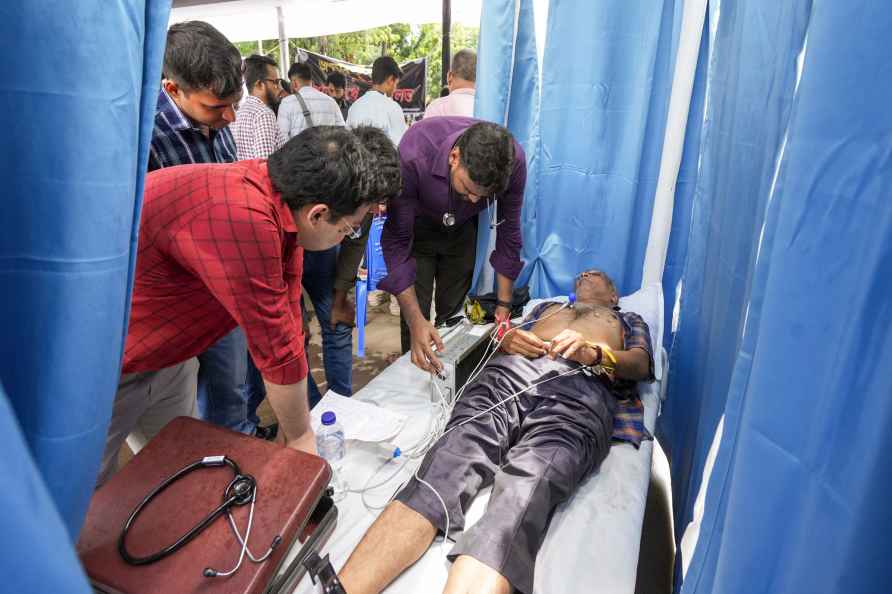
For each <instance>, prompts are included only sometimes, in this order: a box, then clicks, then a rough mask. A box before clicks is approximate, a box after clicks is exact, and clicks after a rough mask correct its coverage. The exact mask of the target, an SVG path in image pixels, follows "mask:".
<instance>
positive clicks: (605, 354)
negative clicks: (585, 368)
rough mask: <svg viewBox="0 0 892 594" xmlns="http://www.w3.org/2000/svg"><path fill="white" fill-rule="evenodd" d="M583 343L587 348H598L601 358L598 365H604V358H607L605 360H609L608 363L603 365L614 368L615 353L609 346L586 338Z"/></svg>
mask: <svg viewBox="0 0 892 594" xmlns="http://www.w3.org/2000/svg"><path fill="white" fill-rule="evenodd" d="M585 344H586V346H588V347H589V348H592V349H595V350H598V351H600V352H601V360H600V361H598V365H604V359H607V361H609V363H608V364H607V365H604V366H605V367H609V368H611V369H615V368H616V355H614V354H613V350H611V348H610V347H609V346H607V345H601V344H597V343H594V342H592V341H590V340H586V341H585Z"/></svg>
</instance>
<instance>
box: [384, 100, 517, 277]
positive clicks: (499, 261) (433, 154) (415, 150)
mask: <svg viewBox="0 0 892 594" xmlns="http://www.w3.org/2000/svg"><path fill="white" fill-rule="evenodd" d="M478 121H480V120H475V119H474V118H464V117H451V116H450V117H436V118H430V119H426V118H425V119H423V120H421V121H420V122H417V123H415V124H414V125H412V127H410V128H409V130H408V131H407V132H406V133H405V135H403V139H402V141H401V142H400V171H401V172H402V175H403V191H402V193H401V194H400V195H399V196H398V197H396V198H395V199H393V200H391V201H390V203H389V204H388V205H387V222H386V223H385V224H384V233H383V234H382V236H381V248H382V250H383V251H384V261H385V262H386V263H387V270H388V271H389V274H388V275H387V276H386V277H385V278H384V279H383V280H381V282H380V283H378V287H379V288H381V289H384V290H385V291H387V292H388V293H391V294H393V295H398V294H399V293H402V292H403V291H405V290H406V289H407V288H409V287H411V286H412V285H414V284H415V259H414V258H413V257H412V242H413V240H414V237H415V219H416V217H425V218H428V219H430V220H431V221H434V222H437V223H439V224H441V225H442V224H443V214H444V213H446V212H447V211H449V212H452V213H454V214H455V224H456V226H458V225H461V224H462V223H464V222H465V221H467V220H468V219H470V218H472V217H474V215H476V214H477V213H478V212H480V211H481V210H483V209H485V208H486V205H487V201H486V200H480V201H478V202H477V204H471V203H470V202H468V201H467V200H464V199H462V198H460V197H459V196H457V195H456V196H454V197H453V198H452V202H451V204H450V200H449V161H448V157H449V151H451V150H452V146H453V145H454V144H455V142H456V140H458V137H459V136H461V134H462V132H464V131H465V130H466V129H467V128H469V127H470V126H471V125H472V124H475V123H477V122H478ZM514 151H515V157H514V171H513V172H512V173H511V179H510V180H509V182H508V189H507V190H506V191H505V192H503V193H502V194H500V195H498V197H497V200H496V205H497V209H496V210H497V213H496V214H497V220H498V221H503V222H501V223H500V224H499V225H498V227H496V249H495V251H494V252H493V253H492V256H490V258H489V261H490V263H491V264H492V267H493V268H494V269H495V271H496V272H498V273H499V274H501V275H503V276H505V277H507V278H510V279H511V280H514V279H516V278H517V275H518V274H520V269H521V267H522V266H523V264H522V262H521V261H520V248H521V245H522V242H521V235H520V210H521V207H522V206H523V189H524V185H525V184H526V179H527V165H526V157H525V155H524V152H523V149H522V148H521V147H520V145H519V144H518V143H517V141H514ZM474 248H475V246H468V249H474Z"/></svg>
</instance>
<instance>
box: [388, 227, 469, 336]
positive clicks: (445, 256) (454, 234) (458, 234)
mask: <svg viewBox="0 0 892 594" xmlns="http://www.w3.org/2000/svg"><path fill="white" fill-rule="evenodd" d="M476 255H477V217H473V218H471V219H469V220H467V221H465V222H464V223H462V224H461V225H458V226H455V227H446V226H445V225H443V223H442V222H434V221H431V220H429V219H426V218H423V217H418V218H417V219H415V240H414V243H413V244H412V257H413V258H415V295H416V296H417V297H418V305H419V306H420V307H421V311H422V313H423V314H424V317H425V318H427V319H430V317H429V316H430V314H429V312H430V310H431V299H432V297H433V293H434V281H436V284H437V298H436V304H435V307H436V320H435V322H434V323H435V324H441V323H443V322H445V321H446V320H448V319H449V318H450V317H452V316H454V315H455V314H456V313H458V312H459V311H460V309H461V306H462V304H463V303H464V300H465V296H466V295H467V294H468V291H469V290H470V289H471V280H472V279H473V276H474V260H475V257H476ZM400 342H401V346H402V349H403V352H404V353H405V352H407V351H408V350H409V347H410V342H409V325H408V324H406V318H405V316H403V315H400Z"/></svg>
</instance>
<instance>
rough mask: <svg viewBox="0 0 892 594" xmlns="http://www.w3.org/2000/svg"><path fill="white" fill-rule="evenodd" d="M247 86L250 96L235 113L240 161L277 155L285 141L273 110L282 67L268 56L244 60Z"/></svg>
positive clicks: (234, 131)
mask: <svg viewBox="0 0 892 594" xmlns="http://www.w3.org/2000/svg"><path fill="white" fill-rule="evenodd" d="M244 69H245V85H246V86H247V88H248V92H249V93H250V94H249V95H248V96H247V97H245V100H244V101H243V102H242V105H241V107H239V110H238V111H237V112H236V113H235V122H234V123H233V124H232V134H233V136H235V150H236V156H237V157H238V160H239V161H244V160H245V159H266V158H267V157H269V156H270V155H271V154H272V153H274V152H276V150H278V149H279V148H280V147H281V146H282V145H283V144H285V139H284V138H283V137H282V135H281V133H280V131H279V126H278V125H277V124H276V114H275V113H274V112H273V109H274V108H275V107H276V106H277V105H278V103H279V92H280V91H281V90H282V85H281V84H280V83H279V68H278V66H277V65H276V62H275V61H274V60H273V59H272V58H269V57H267V56H258V55H253V56H249V57H247V58H245V63H244Z"/></svg>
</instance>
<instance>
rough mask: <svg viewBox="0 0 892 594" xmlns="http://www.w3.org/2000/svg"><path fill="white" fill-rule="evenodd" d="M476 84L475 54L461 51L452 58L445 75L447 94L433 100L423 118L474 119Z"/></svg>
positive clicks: (470, 51) (464, 50) (465, 50)
mask: <svg viewBox="0 0 892 594" xmlns="http://www.w3.org/2000/svg"><path fill="white" fill-rule="evenodd" d="M476 84H477V54H475V53H474V52H473V51H472V50H469V49H463V50H459V51H457V52H456V53H455V56H453V57H452V67H451V68H450V69H449V72H448V73H447V74H446V86H447V87H448V88H449V94H448V95H446V96H445V97H440V98H439V99H434V100H433V101H431V104H430V105H428V106H427V109H425V110H424V117H426V118H430V117H434V116H464V117H467V118H471V117H474V86H475V85H476Z"/></svg>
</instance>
